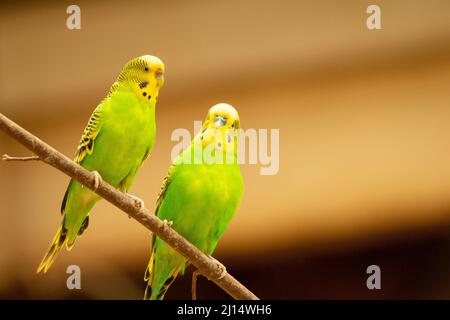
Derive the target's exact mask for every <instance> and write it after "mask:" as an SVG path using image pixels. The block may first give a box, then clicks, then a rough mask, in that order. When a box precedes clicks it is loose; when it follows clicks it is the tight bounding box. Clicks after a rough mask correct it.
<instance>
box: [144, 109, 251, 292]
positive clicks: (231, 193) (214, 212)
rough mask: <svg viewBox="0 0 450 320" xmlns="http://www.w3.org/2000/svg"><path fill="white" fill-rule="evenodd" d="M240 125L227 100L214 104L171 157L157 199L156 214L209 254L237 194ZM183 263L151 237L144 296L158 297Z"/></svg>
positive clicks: (236, 201) (239, 189) (240, 187)
mask: <svg viewBox="0 0 450 320" xmlns="http://www.w3.org/2000/svg"><path fill="white" fill-rule="evenodd" d="M239 127H240V122H239V115H238V113H237V111H236V110H235V109H234V108H233V107H232V106H230V105H228V104H225V103H221V104H217V105H215V106H213V107H212V108H211V109H210V110H209V112H208V115H207V116H206V119H205V121H204V123H203V126H202V131H201V132H200V133H199V134H198V135H197V136H196V137H195V138H194V139H193V141H192V143H191V145H190V146H189V147H188V148H187V149H186V150H185V151H183V152H182V153H181V154H180V155H179V156H178V158H177V159H176V160H175V161H174V162H173V164H172V166H171V168H170V169H169V173H168V175H167V176H166V178H165V179H164V182H163V185H162V187H161V192H160V194H159V197H158V201H157V209H156V215H157V216H158V217H159V218H160V219H162V220H166V221H168V222H170V223H171V226H172V228H174V229H175V230H176V231H177V232H178V233H180V234H181V235H182V236H184V237H185V238H186V239H187V240H188V241H190V242H191V243H192V244H194V245H195V246H196V247H197V248H199V249H200V250H201V251H203V252H204V253H205V254H207V255H209V256H210V255H211V254H212V253H213V251H214V249H215V248H216V246H217V243H218V241H219V239H220V238H221V236H222V234H223V233H224V231H225V229H226V228H227V226H228V224H229V222H230V220H231V218H232V217H233V215H234V213H235V211H236V209H237V207H238V205H239V202H240V199H241V196H242V191H243V182H242V176H241V172H240V169H239V165H238V161H237V147H236V146H237V138H238V135H237V132H238V129H239ZM198 151H200V152H198ZM218 155H220V157H219V156H218ZM208 157H212V159H205V158H208ZM216 160H219V161H216ZM186 263H187V262H186V259H185V258H184V257H183V256H182V255H180V254H179V253H177V252H176V251H175V249H173V248H171V247H170V246H169V245H168V244H166V243H165V242H164V241H162V240H161V239H160V238H158V237H156V238H154V239H153V249H152V254H151V258H150V262H149V264H148V267H147V270H146V273H145V281H147V289H146V291H145V297H144V298H145V299H152V300H157V299H163V298H164V295H165V293H166V291H167V289H168V288H169V286H170V285H171V284H172V282H173V281H174V280H175V278H176V277H177V276H178V275H179V274H183V273H184V269H185V267H186Z"/></svg>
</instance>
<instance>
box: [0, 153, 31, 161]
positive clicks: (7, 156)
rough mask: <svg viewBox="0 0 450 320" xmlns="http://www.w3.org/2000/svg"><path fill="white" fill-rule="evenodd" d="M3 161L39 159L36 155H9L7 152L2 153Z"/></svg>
mask: <svg viewBox="0 0 450 320" xmlns="http://www.w3.org/2000/svg"><path fill="white" fill-rule="evenodd" d="M2 160H3V161H34V160H40V159H39V157H38V156H30V157H11V156H9V155H7V154H4V155H2Z"/></svg>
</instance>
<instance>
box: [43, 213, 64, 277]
mask: <svg viewBox="0 0 450 320" xmlns="http://www.w3.org/2000/svg"><path fill="white" fill-rule="evenodd" d="M63 224H64V220H63V222H62V223H61V226H60V227H59V229H58V231H57V232H56V235H55V237H54V238H53V241H52V245H51V246H50V248H49V249H48V251H47V253H46V254H45V256H44V258H43V259H42V261H41V263H40V264H39V267H38V268H37V271H36V272H37V273H39V272H41V271H44V273H46V272H47V271H48V269H50V267H51V266H52V264H53V262H54V261H55V258H56V255H57V254H58V252H59V251H60V250H61V248H62V247H63V246H64V244H65V242H66V234H67V230H66V229H64V227H63Z"/></svg>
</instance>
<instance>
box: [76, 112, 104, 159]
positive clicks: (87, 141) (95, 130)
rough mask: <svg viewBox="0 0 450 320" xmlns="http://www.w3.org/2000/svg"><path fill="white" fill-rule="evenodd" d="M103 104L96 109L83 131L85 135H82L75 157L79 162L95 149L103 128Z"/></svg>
mask: <svg viewBox="0 0 450 320" xmlns="http://www.w3.org/2000/svg"><path fill="white" fill-rule="evenodd" d="M101 106H102V104H100V105H99V106H98V107H97V108H96V109H95V110H94V112H93V113H92V115H91V118H90V119H89V122H88V124H87V126H86V128H85V129H84V131H83V135H82V136H81V140H80V143H79V145H78V148H77V151H76V153H75V159H74V161H75V162H76V163H78V164H81V163H82V162H83V160H84V158H85V157H86V155H88V154H89V155H90V154H92V151H93V150H94V141H95V138H97V136H98V134H99V132H100V129H101V125H100V123H101V121H100V119H101Z"/></svg>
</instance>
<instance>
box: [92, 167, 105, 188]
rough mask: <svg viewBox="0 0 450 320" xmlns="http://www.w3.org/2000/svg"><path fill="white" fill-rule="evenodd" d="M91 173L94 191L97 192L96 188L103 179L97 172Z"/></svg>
mask: <svg viewBox="0 0 450 320" xmlns="http://www.w3.org/2000/svg"><path fill="white" fill-rule="evenodd" d="M91 173H92V174H93V175H94V191H97V189H98V187H99V186H100V182H102V181H103V179H102V176H101V175H100V173H98V171H92V172H91Z"/></svg>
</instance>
